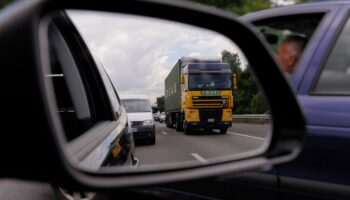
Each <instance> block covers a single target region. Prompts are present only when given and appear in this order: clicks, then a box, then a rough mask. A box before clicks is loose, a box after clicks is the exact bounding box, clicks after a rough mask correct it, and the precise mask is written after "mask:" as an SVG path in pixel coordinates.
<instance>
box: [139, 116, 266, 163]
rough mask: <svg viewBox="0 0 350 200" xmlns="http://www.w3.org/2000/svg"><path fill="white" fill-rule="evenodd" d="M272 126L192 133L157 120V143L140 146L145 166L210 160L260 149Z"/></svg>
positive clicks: (237, 126) (141, 160) (251, 126)
mask: <svg viewBox="0 0 350 200" xmlns="http://www.w3.org/2000/svg"><path fill="white" fill-rule="evenodd" d="M269 128H270V125H257V124H237V123H235V124H234V125H233V126H232V128H230V129H229V130H228V131H227V134H220V133H219V132H218V131H216V130H214V131H213V132H204V131H197V132H193V133H191V134H190V135H185V134H184V133H183V132H176V130H175V129H171V128H167V127H166V126H165V124H164V123H163V124H161V123H159V122H156V144H155V145H146V144H142V145H138V146H136V157H137V158H139V159H140V163H141V165H153V164H167V163H179V162H187V161H193V162H200V163H207V162H210V160H211V159H213V158H218V157H223V156H230V155H235V154H239V153H243V152H248V151H251V150H256V149H258V148H259V147H261V146H262V145H263V144H264V143H266V142H268V136H269V134H270V131H269Z"/></svg>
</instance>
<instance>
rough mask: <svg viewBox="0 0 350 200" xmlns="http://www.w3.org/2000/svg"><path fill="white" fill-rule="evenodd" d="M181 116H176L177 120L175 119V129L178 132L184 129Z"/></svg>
mask: <svg viewBox="0 0 350 200" xmlns="http://www.w3.org/2000/svg"><path fill="white" fill-rule="evenodd" d="M179 118H180V117H176V121H175V129H176V131H177V132H180V131H182V124H181V120H180V119H179Z"/></svg>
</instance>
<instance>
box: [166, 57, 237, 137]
mask: <svg viewBox="0 0 350 200" xmlns="http://www.w3.org/2000/svg"><path fill="white" fill-rule="evenodd" d="M235 87H236V80H235V76H234V74H233V72H232V71H231V68H230V66H229V64H227V63H223V62H222V61H221V58H204V57H203V58H194V57H182V58H181V59H179V60H178V61H177V63H176V64H175V66H174V67H173V68H172V70H171V71H170V73H169V75H168V76H167V77H166V79H165V103H164V107H165V113H166V117H165V123H166V126H167V127H169V128H172V127H175V128H176V130H177V131H182V130H183V131H184V133H185V134H188V133H190V132H191V131H192V130H195V129H205V130H209V131H210V130H213V129H219V130H220V133H221V134H226V132H227V129H228V128H229V127H231V126H232V118H231V116H232V108H233V105H234V103H235V102H234V99H233V94H232V91H234V90H233V89H234V88H235Z"/></svg>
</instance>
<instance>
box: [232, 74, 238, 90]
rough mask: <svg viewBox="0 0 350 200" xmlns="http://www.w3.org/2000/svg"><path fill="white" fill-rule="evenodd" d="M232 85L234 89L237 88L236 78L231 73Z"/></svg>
mask: <svg viewBox="0 0 350 200" xmlns="http://www.w3.org/2000/svg"><path fill="white" fill-rule="evenodd" d="M232 86H233V89H234V90H237V78H236V74H232Z"/></svg>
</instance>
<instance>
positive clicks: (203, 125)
mask: <svg viewBox="0 0 350 200" xmlns="http://www.w3.org/2000/svg"><path fill="white" fill-rule="evenodd" d="M231 126H232V122H216V123H209V122H185V128H186V129H202V128H204V129H222V128H229V127H231Z"/></svg>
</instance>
